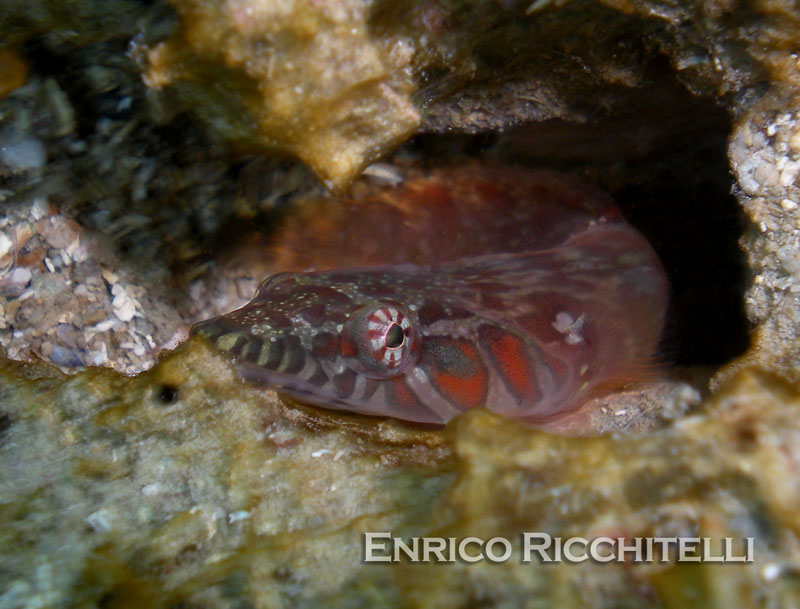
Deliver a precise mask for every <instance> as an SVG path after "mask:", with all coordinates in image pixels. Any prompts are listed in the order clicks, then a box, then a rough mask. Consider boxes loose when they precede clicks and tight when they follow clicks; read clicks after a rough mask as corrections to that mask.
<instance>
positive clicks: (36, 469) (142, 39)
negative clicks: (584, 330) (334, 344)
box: [0, 0, 800, 608]
mask: <svg viewBox="0 0 800 609" xmlns="http://www.w3.org/2000/svg"><path fill="white" fill-rule="evenodd" d="M63 6H64V5H63V3H59V2H54V1H50V0H41V1H37V2H30V1H26V2H22V1H20V0H6V2H4V3H3V4H2V6H0V30H2V31H3V32H4V38H3V40H2V41H0V44H2V45H3V46H2V47H1V48H0V200H2V215H0V346H2V349H3V350H4V354H5V357H4V358H3V360H2V365H1V366H0V540H2V543H0V608H16V607H56V606H60V607H72V606H75V607H77V606H80V607H126V606H131V605H134V606H151V607H162V606H163V607H172V606H176V605H181V606H188V607H232V606H252V607H270V608H271V607H294V606H298V607H339V606H341V607H353V606H380V607H409V606H410V607H471V606H478V605H480V606H486V607H542V606H558V607H573V606H574V607H608V606H626V607H628V606H630V607H640V606H641V607H654V606H655V607H685V606H687V605H691V606H706V607H756V606H758V607H765V606H766V607H786V606H794V605H798V604H800V596H799V595H798V587H797V581H796V569H797V564H798V560H800V556H798V548H800V539H799V538H798V535H800V530H799V529H800V519H799V517H798V514H800V477H798V473H797V472H798V455H797V446H800V437H798V436H799V434H800V426H799V425H798V421H800V417H798V411H797V409H798V408H800V390H798V387H799V385H798V383H800V378H798V372H797V371H798V369H800V368H799V367H798V366H799V365H800V361H798V359H799V358H800V356H799V355H798V353H800V349H799V347H800V322H799V321H798V311H800V287H798V282H799V281H800V243H798V239H800V237H799V235H800V209H799V208H800V96H798V90H799V88H800V58H799V57H798V49H800V34H798V32H800V10H799V9H798V8H797V7H796V6H795V4H794V3H792V2H778V1H772V0H764V1H761V2H750V3H747V4H744V3H735V2H728V1H725V0H717V1H700V0H694V1H690V2H681V3H675V2H657V1H650V0H641V1H637V2H628V1H625V0H603V1H589V0H584V1H579V0H573V1H569V0H567V1H565V0H550V1H547V0H536V1H534V2H523V3H519V2H513V1H509V2H483V1H478V0H476V1H474V2H450V1H446V0H440V1H438V2H432V1H421V0H420V1H418V2H408V3H406V2H390V1H388V0H380V1H378V0H374V1H368V0H365V1H361V2H356V1H353V0H342V1H336V2H328V3H314V2H302V1H297V2H277V1H274V0H239V1H232V0H227V1H223V0H168V1H167V0H165V1H164V2H138V1H135V0H110V1H109V0H104V1H102V2H100V1H99V0H79V1H77V2H72V3H70V8H69V10H66V9H65V8H64V7H63ZM221 83H224V86H222V84H221ZM412 136H413V137H412ZM409 138H411V139H409ZM465 158H468V159H472V160H475V159H478V160H480V159H487V160H491V161H492V162H494V163H497V162H513V163H517V164H523V165H531V166H541V165H547V166H550V167H554V168H557V169H560V170H562V171H567V172H572V173H575V174H576V175H578V176H580V177H581V178H582V179H588V180H591V181H594V182H596V183H597V184H599V185H601V186H602V187H604V188H605V189H607V190H608V191H609V192H611V194H612V195H613V196H614V197H615V199H616V200H617V201H618V202H619V204H620V206H621V208H622V210H623V213H625V215H626V216H627V217H628V218H629V219H630V220H631V221H632V222H633V223H634V224H635V225H636V226H637V227H638V228H639V229H640V230H641V231H642V232H643V233H645V234H646V235H647V236H648V238H650V239H651V241H652V243H653V245H654V247H655V248H656V250H657V251H658V252H659V254H660V255H661V257H662V260H663V261H664V264H665V267H666V270H667V272H668V274H669V275H670V280H671V283H672V290H673V294H672V306H671V311H670V322H669V324H668V328H667V331H666V335H665V339H664V344H663V349H662V350H663V358H662V359H663V360H664V365H663V366H662V367H661V368H662V371H663V372H664V373H665V374H667V373H668V374H669V375H674V376H675V377H677V378H680V379H682V380H684V381H686V382H689V383H690V384H692V385H693V387H694V388H695V389H696V390H698V391H700V392H701V393H702V394H703V395H704V396H705V399H704V401H703V403H702V404H700V405H699V406H696V407H691V408H688V409H686V411H682V410H681V408H674V405H670V407H669V408H668V407H667V405H666V404H664V416H663V417H662V420H661V421H660V423H659V425H658V426H657V427H658V428H657V429H655V430H652V431H649V432H641V431H639V432H637V433H616V434H609V435H605V436H602V437H597V438H591V439H589V438H567V437H560V436H552V435H548V434H545V433H542V432H537V431H533V430H529V429H524V428H521V427H519V426H518V425H516V424H514V423H512V422H509V421H505V420H503V419H500V418H498V417H495V416H493V415H490V414H488V413H486V412H483V411H474V412H471V413H468V414H467V415H465V416H464V417H462V418H460V419H458V420H456V421H454V422H453V423H452V424H451V425H449V426H447V427H446V428H444V429H442V430H435V429H418V428H414V427H409V426H406V425H403V424H401V423H398V422H393V421H386V420H380V419H372V418H368V417H359V416H348V415H344V414H339V413H336V412H332V411H320V410H318V409H313V408H310V407H305V406H302V405H299V404H294V403H291V402H288V401H286V400H285V399H283V398H281V397H279V396H276V395H275V394H274V393H273V392H271V391H268V390H265V389H260V388H255V387H251V386H247V385H245V384H244V383H242V382H241V381H240V380H239V379H238V378H237V376H236V374H235V372H234V370H233V368H232V367H231V364H230V362H229V361H228V360H227V358H226V357H224V356H223V355H221V354H219V353H216V352H215V351H213V350H212V349H211V348H210V347H209V346H208V345H207V344H205V343H204V342H203V341H202V340H200V339H193V340H190V341H188V342H186V343H185V344H182V345H180V346H179V347H178V348H177V349H176V350H175V351H173V352H171V353H165V351H166V350H169V349H171V348H173V347H175V346H176V345H179V344H180V343H181V341H182V340H183V339H184V337H185V336H186V332H187V329H188V327H189V326H190V325H191V323H193V322H195V321H198V320H201V319H205V318H208V317H210V316H212V315H216V314H220V313H223V312H226V311H229V310H231V309H233V308H235V307H236V306H238V305H240V304H242V303H243V302H245V301H246V300H248V299H249V298H250V297H251V296H252V294H253V292H254V290H255V288H256V286H257V285H258V283H259V282H260V281H261V280H262V279H263V278H264V277H265V276H266V275H267V274H269V272H270V270H271V268H270V261H269V260H265V259H264V256H263V255H260V253H261V252H263V251H264V249H263V246H264V244H265V243H266V242H267V240H268V239H269V236H270V231H271V230H274V227H275V220H276V218H279V217H281V215H282V214H284V213H285V212H286V210H290V209H291V208H292V204H293V202H295V201H297V200H300V199H309V198H319V197H326V196H330V195H329V194H328V191H329V190H333V191H337V192H338V191H344V190H347V189H349V191H350V193H351V194H353V195H354V196H358V194H359V193H364V192H372V191H373V190H374V189H375V188H382V187H387V186H391V185H392V184H396V183H397V182H398V181H402V179H403V176H404V175H405V172H406V171H408V170H410V169H413V168H414V167H418V166H421V165H425V164H427V165H434V164H436V163H441V162H453V161H454V160H455V161H458V160H461V159H465ZM667 371H668V372H667ZM614 399H615V398H613V397H610V398H609V408H610V410H609V412H611V413H613V412H615V408H616V409H617V411H619V412H621V411H622V410H623V408H621V407H620V404H621V403H622V402H615V401H614ZM649 399H650V403H649V407H650V409H651V410H652V406H653V402H652V400H653V397H652V396H650V398H649ZM630 428H631V429H636V430H641V426H637V425H636V424H635V421H634V422H633V423H632V424H631V425H630ZM364 531H392V533H393V534H394V535H396V536H400V537H404V538H409V537H414V536H417V537H418V536H423V535H428V536H437V537H457V538H463V537H468V536H476V537H480V538H484V539H488V538H491V537H494V536H503V537H507V538H509V539H511V540H512V541H513V542H514V543H515V544H516V543H517V542H518V541H519V535H520V532H521V531H544V532H548V533H550V534H551V535H553V536H562V537H569V536H575V535H577V536H582V537H587V538H591V537H597V536H602V535H608V536H611V537H626V538H628V537H637V536H638V537H647V536H666V537H671V536H688V537H702V536H711V537H714V538H722V537H733V538H736V539H741V538H743V537H753V538H754V539H755V547H754V557H755V561H754V562H753V563H752V564H732V565H726V566H720V565H717V564H713V563H708V564H675V563H674V562H673V563H669V564H633V563H619V564H618V563H604V564H598V563H592V562H586V563H580V564H569V563H560V564H549V565H543V564H540V563H537V562H535V561H534V562H533V563H521V562H520V561H519V560H514V559H512V560H510V561H508V562H505V563H502V564H491V563H488V562H486V561H484V562H480V563H474V564H472V563H464V562H457V563H455V564H448V565H441V564H422V565H414V564H409V563H408V562H401V563H399V564H396V565H386V564H367V563H365V562H364V561H363V552H364V539H363V535H362V534H363V532H364Z"/></svg>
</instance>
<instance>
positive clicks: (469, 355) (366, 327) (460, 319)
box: [192, 164, 668, 430]
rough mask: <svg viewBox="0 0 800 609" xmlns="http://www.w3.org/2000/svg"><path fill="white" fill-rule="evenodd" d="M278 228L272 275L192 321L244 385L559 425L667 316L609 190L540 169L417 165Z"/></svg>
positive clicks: (655, 269)
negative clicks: (238, 300)
mask: <svg viewBox="0 0 800 609" xmlns="http://www.w3.org/2000/svg"><path fill="white" fill-rule="evenodd" d="M279 235H280V236H279V237H278V238H277V239H276V241H275V243H274V244H273V246H272V248H271V249H270V251H269V252H268V255H270V256H271V257H272V258H273V259H274V261H275V265H276V268H278V269H280V270H283V271H284V272H279V273H277V274H275V275H273V276H271V277H269V278H268V279H267V280H266V281H265V282H264V283H263V284H262V285H261V286H260V288H259V290H258V292H257V294H256V296H255V298H254V299H253V300H252V301H251V302H250V303H248V304H247V305H245V306H244V307H242V308H241V309H238V310H236V311H233V312H231V313H228V314H226V315H222V316H220V317H216V318H214V319H211V320H208V321H204V322H201V323H199V324H197V325H196V326H195V327H194V328H193V330H192V332H193V334H200V335H202V336H204V337H206V338H207V339H208V340H209V341H211V342H212V343H213V344H214V345H216V346H217V347H218V348H220V349H222V350H224V351H227V352H229V353H230V354H232V355H233V356H234V359H235V362H236V365H237V367H238V370H239V372H240V374H241V375H242V376H243V378H245V379H246V380H248V381H251V382H254V383H258V384H263V385H268V386H271V387H274V388H276V389H278V390H279V391H280V392H282V393H284V394H288V395H289V396H290V397H292V398H294V399H296V400H298V401H301V402H304V403H309V404H312V405H316V406H321V407H324V408H333V409H339V410H346V411H352V412H357V413H363V414H367V415H380V416H387V417H395V418H397V419H403V420H406V421H415V422H421V423H432V424H444V423H447V422H448V421H450V420H451V419H453V418H454V417H456V416H458V415H459V414H461V413H463V412H464V411H466V410H469V409H472V408H480V407H485V408H488V409H490V410H492V411H494V412H496V413H499V414H501V415H504V416H506V417H511V418H513V419H517V420H519V421H522V422H524V423H526V424H529V425H532V426H535V427H539V428H545V429H556V430H557V429H558V427H559V421H561V420H563V419H564V418H565V417H570V416H571V417H572V419H574V418H575V413H578V412H580V410H581V408H582V407H583V406H584V405H586V404H588V403H590V402H591V401H592V399H593V398H596V397H598V396H599V395H602V394H603V393H607V392H608V391H609V390H610V389H612V388H614V387H619V386H621V385H624V384H625V383H626V382H629V381H632V380H639V378H640V377H641V375H642V374H643V372H642V371H643V370H647V369H648V368H649V366H650V364H651V361H652V358H653V353H654V351H655V349H656V347H657V343H658V341H659V337H660V334H661V331H662V327H663V324H664V318H665V311H666V305H667V299H668V284H667V280H666V278H665V275H664V271H663V268H662V266H661V263H660V261H659V259H658V257H657V256H656V254H655V252H654V251H653V249H652V248H651V246H650V245H649V244H648V242H647V241H646V240H645V238H644V237H643V236H642V235H641V234H639V233H638V232H637V231H636V230H635V229H634V228H633V227H631V226H630V225H629V224H627V223H626V222H625V221H624V219H623V218H622V216H621V214H620V212H619V211H618V209H617V208H616V207H615V206H614V204H613V202H612V201H611V199H610V198H609V197H608V196H607V195H606V194H605V193H603V192H600V191H598V190H597V189H596V188H594V187H592V186H590V185H588V184H584V183H582V182H580V181H577V180H575V179H573V178H569V177H567V176H564V175H561V174H558V173H554V172H551V171H544V170H541V171H530V170H522V169H517V168H508V167H497V166H491V165H489V166H487V165H477V164H471V165H466V166H461V167H455V168H448V169H439V170H434V171H428V172H426V173H424V174H421V175H417V176H416V177H409V178H408V179H406V180H405V182H404V183H403V184H402V185H400V186H398V187H394V188H386V189H383V190H379V191H378V192H377V193H374V192H373V193H372V194H368V195H364V196H362V197H360V198H350V199H327V200H326V199H323V200H318V201H309V202H307V203H306V204H305V205H301V206H300V208H299V209H298V210H297V211H296V212H295V213H294V214H293V215H290V216H289V218H288V219H287V220H286V222H285V225H284V227H283V229H282V231H279ZM594 401H595V403H596V402H597V400H594Z"/></svg>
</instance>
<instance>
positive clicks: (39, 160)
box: [0, 131, 47, 171]
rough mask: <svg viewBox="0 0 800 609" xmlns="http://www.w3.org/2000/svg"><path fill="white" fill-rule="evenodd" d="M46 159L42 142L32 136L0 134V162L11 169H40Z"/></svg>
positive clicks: (6, 132)
mask: <svg viewBox="0 0 800 609" xmlns="http://www.w3.org/2000/svg"><path fill="white" fill-rule="evenodd" d="M46 161H47V155H46V153H45V149H44V144H42V142H40V141H39V140H38V139H37V138H35V137H33V136H18V135H16V134H10V133H8V131H5V132H3V133H2V134H0V162H2V163H3V164H4V165H5V166H6V167H8V168H9V169H11V170H12V171H27V170H31V169H41V168H42V167H44V165H45V162H46Z"/></svg>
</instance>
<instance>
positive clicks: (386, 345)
mask: <svg viewBox="0 0 800 609" xmlns="http://www.w3.org/2000/svg"><path fill="white" fill-rule="evenodd" d="M414 327H415V320H414V319H412V317H411V314H410V313H409V312H407V311H406V310H405V309H404V308H402V307H400V306H398V305H395V304H379V305H368V306H365V307H362V308H361V309H358V310H357V311H356V312H355V313H353V314H352V315H351V316H350V318H349V319H348V320H347V323H345V327H344V328H343V330H342V337H341V341H340V352H341V354H342V356H343V357H344V360H345V362H346V363H347V365H348V366H349V367H350V368H352V369H353V370H354V371H355V372H358V373H359V374H364V375H366V376H370V377H372V378H388V377H391V376H396V375H398V374H401V373H402V372H404V371H405V370H407V369H408V368H409V367H410V366H412V365H414V364H415V363H416V361H417V359H418V358H419V340H418V339H417V333H416V331H415V329H414Z"/></svg>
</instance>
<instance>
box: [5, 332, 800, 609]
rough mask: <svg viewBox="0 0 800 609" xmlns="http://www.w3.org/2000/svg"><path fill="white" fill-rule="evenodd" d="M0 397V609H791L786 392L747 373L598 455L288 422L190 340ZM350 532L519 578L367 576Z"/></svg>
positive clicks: (790, 449) (505, 440) (582, 445)
mask: <svg viewBox="0 0 800 609" xmlns="http://www.w3.org/2000/svg"><path fill="white" fill-rule="evenodd" d="M0 382H2V387H3V394H2V401H0V413H2V414H1V415H0V421H1V422H2V426H1V427H0V516H1V517H0V540H2V547H3V548H4V551H3V552H0V590H2V592H0V603H2V604H3V606H11V607H16V606H23V605H27V606H30V605H32V604H35V603H36V604H41V605H48V604H54V603H56V602H57V601H58V599H65V598H69V599H70V603H71V604H73V605H83V606H95V605H97V604H103V605H104V606H106V607H122V606H129V603H130V602H132V599H135V601H136V602H137V603H138V604H139V605H140V606H148V607H171V606H175V604H176V603H189V604H192V605H200V606H204V607H224V606H229V605H228V603H230V602H235V603H237V604H238V603H244V604H248V605H250V606H253V607H276V606H283V605H284V604H285V603H289V604H300V605H302V606H306V607H312V606H314V607H316V606H320V607H321V606H325V607H345V606H353V605H360V604H365V603H370V604H373V605H374V604H376V603H377V604H379V605H380V606H385V607H407V606H418V605H424V606H426V607H453V606H469V605H474V604H475V603H477V602H478V601H479V600H481V599H483V601H482V602H488V603H489V604H490V605H491V606H496V607H502V606H511V605H510V604H514V605H515V606H520V605H519V603H523V605H522V606H527V605H525V604H524V602H523V599H536V602H537V604H545V605H553V604H556V603H557V604H558V606H559V607H567V608H569V607H587V606H588V607H604V606H608V604H609V603H614V604H620V603H624V604H625V606H630V607H654V606H656V607H682V606H685V601H684V600H683V599H685V598H688V597H691V598H693V599H696V600H698V604H702V606H706V607H730V606H732V605H731V604H730V594H731V590H735V591H736V603H735V604H734V605H733V606H736V607H755V606H761V605H760V604H761V603H763V602H768V603H769V604H772V605H774V606H787V605H790V604H791V603H793V602H797V601H798V600H800V599H798V596H797V589H796V587H794V586H793V585H792V580H793V575H792V569H793V567H792V565H794V564H795V562H796V560H797V556H796V551H797V550H796V547H797V543H796V542H797V539H796V535H797V530H798V526H800V522H798V513H800V512H799V511H798V501H800V486H799V485H798V479H797V476H796V475H795V472H796V469H797V467H798V462H797V461H798V457H797V455H796V452H797V451H796V450H795V448H794V447H796V446H797V445H798V442H800V427H799V426H798V421H800V417H798V416H797V412H796V411H797V409H798V408H800V395H799V394H798V392H797V391H796V390H795V389H793V388H791V387H790V386H788V385H786V384H785V383H783V382H781V381H778V380H776V379H775V378H774V377H772V376H770V375H768V374H764V373H760V372H757V371H754V370H748V371H746V372H744V373H741V374H739V375H738V376H737V377H736V378H735V379H734V380H733V381H731V382H730V383H728V384H727V385H726V387H725V388H724V389H723V390H721V391H720V392H719V393H718V394H717V395H716V396H715V397H714V398H713V399H711V400H709V401H707V402H706V403H705V404H704V406H703V407H702V408H701V409H700V410H699V411H697V412H696V413H695V414H693V415H692V416H690V417H687V418H684V419H682V420H680V421H677V422H676V423H675V424H674V425H673V426H671V427H669V428H666V429H662V430H660V431H657V432H654V433H650V434H646V435H640V436H624V437H614V436H606V437H602V438H593V439H585V438H565V437H562V436H554V435H549V434H546V433H543V432H539V431H534V430H529V429H525V428H522V427H520V426H519V425H517V424H515V423H513V422H510V421H508V420H504V419H502V418H501V417H498V416H496V415H492V414H490V413H488V412H485V411H473V412H470V413H468V414H467V415H465V416H464V417H462V418H460V419H459V420H458V421H456V422H455V424H454V425H452V426H449V427H448V428H447V429H446V430H445V431H443V432H441V431H430V430H424V429H416V428H413V427H407V426H405V425H402V424H399V423H395V422H391V421H382V422H376V421H374V420H372V419H365V418H363V417H352V416H347V415H341V414H330V413H326V412H324V411H319V410H315V409H309V408H305V407H301V406H292V405H288V404H285V403H283V402H281V401H280V400H278V399H276V397H275V395H274V394H273V393H272V392H269V391H263V390H258V389H254V388H252V387H248V386H247V385H245V384H243V383H240V382H238V380H237V378H236V373H235V370H234V368H233V366H232V364H231V363H230V362H229V361H228V358H227V357H226V356H224V355H222V354H219V353H216V352H214V351H213V350H212V349H211V348H210V347H208V346H206V344H205V343H204V341H202V340H199V339H193V340H192V341H190V342H189V343H188V344H187V345H185V346H184V347H183V348H181V349H180V350H179V351H176V352H174V353H172V354H170V355H169V356H167V357H165V358H164V359H163V360H162V361H161V362H160V363H159V365H158V366H157V367H155V368H153V369H152V370H150V371H148V372H145V373H142V374H140V375H138V376H136V377H125V376H122V375H119V374H117V373H115V372H113V371H110V370H103V369H93V370H86V371H83V372H79V373H77V374H75V375H73V376H71V377H65V376H63V375H61V374H60V373H58V372H57V371H55V370H54V369H52V368H48V367H46V366H42V365H37V364H26V365H20V364H13V363H5V364H4V365H3V366H2V368H1V369H0ZM365 532H391V534H392V535H393V536H396V537H402V538H403V539H405V540H406V541H408V543H411V541H410V538H411V537H419V536H425V535H427V536H431V537H445V538H447V537H455V538H457V539H463V538H466V537H471V536H472V537H478V538H480V539H483V540H488V539H491V538H493V537H496V536H500V537H504V538H508V539H509V542H510V544H511V547H512V551H513V553H514V557H513V558H512V559H510V560H507V561H501V562H498V563H494V562H492V561H490V560H482V561H479V562H475V563H472V562H464V561H455V562H453V563H448V564H447V565H443V564H438V563H436V562H435V561H433V562H427V563H422V564H412V563H410V562H408V561H406V560H401V561H400V562H398V563H397V564H387V563H373V562H365V561H364V556H365V551H366V549H365V548H366V546H365V539H364V533H365ZM523 532H539V533H547V534H549V535H551V536H553V537H570V536H580V537H585V538H590V539H591V538H595V537H599V536H609V537H612V538H617V537H624V538H626V539H632V538H634V537H650V536H658V537H675V536H689V537H706V536H708V537H712V538H714V539H721V538H723V537H731V538H733V539H735V540H738V541H737V543H740V542H741V540H742V539H743V538H747V537H752V538H753V539H754V541H753V544H754V545H753V558H754V562H752V563H737V564H729V565H725V566H721V565H717V564H713V563H707V564H702V563H676V562H674V560H673V561H671V562H666V563H660V562H657V563H640V564H635V563H631V562H629V561H625V562H621V563H617V562H609V563H593V562H591V561H589V562H580V563H569V562H562V563H552V564H551V563H546V562H542V561H541V560H539V559H537V558H533V559H532V560H531V561H529V562H525V561H523V560H521V556H522V555H521V553H520V552H521V548H520V543H521V534H522V533H523ZM736 547H737V548H739V549H738V550H737V553H738V554H739V555H742V554H741V552H742V550H741V547H740V546H736ZM475 549H476V548H471V549H470V553H473V550H475ZM534 556H537V555H534ZM673 558H674V557H673Z"/></svg>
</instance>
